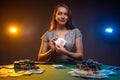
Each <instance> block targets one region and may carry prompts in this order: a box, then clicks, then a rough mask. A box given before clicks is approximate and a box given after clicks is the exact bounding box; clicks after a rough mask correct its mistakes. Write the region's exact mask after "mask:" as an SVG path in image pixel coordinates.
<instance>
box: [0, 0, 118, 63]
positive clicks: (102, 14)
mask: <svg viewBox="0 0 120 80" xmlns="http://www.w3.org/2000/svg"><path fill="white" fill-rule="evenodd" d="M58 3H65V4H67V5H68V6H69V7H70V9H71V11H72V15H73V18H74V21H75V23H76V26H77V27H78V28H79V29H80V31H81V32H82V35H83V46H84V57H85V59H88V58H92V59H94V60H97V61H99V62H102V63H104V64H109V65H120V62H119V61H120V50H119V49H120V38H119V35H120V6H119V0H0V65H1V64H10V63H13V61H15V60H20V59H28V58H29V59H31V60H37V54H38V51H39V47H40V44H41V36H42V35H43V34H44V32H45V31H47V30H48V29H49V26H50V21H51V16H52V12H53V8H54V7H55V6H56V5H57V4H58ZM10 25H16V26H17V28H18V33H17V34H11V33H9V32H8V30H9V26H10ZM106 26H112V27H113V28H114V34H112V35H110V34H105V33H104V31H103V30H104V28H105V27H106Z"/></svg>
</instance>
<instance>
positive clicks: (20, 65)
mask: <svg viewBox="0 0 120 80" xmlns="http://www.w3.org/2000/svg"><path fill="white" fill-rule="evenodd" d="M38 68H39V67H38V66H36V65H35V63H34V61H30V60H29V59H25V60H19V61H14V70H15V72H17V71H20V70H30V69H38Z"/></svg>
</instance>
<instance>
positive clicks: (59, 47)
mask: <svg viewBox="0 0 120 80" xmlns="http://www.w3.org/2000/svg"><path fill="white" fill-rule="evenodd" d="M55 48H56V52H57V53H61V54H67V53H68V51H67V50H66V49H65V48H64V46H62V45H55Z"/></svg>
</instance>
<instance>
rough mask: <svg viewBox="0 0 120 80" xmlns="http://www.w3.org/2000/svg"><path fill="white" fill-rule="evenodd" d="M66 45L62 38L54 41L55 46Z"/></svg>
mask: <svg viewBox="0 0 120 80" xmlns="http://www.w3.org/2000/svg"><path fill="white" fill-rule="evenodd" d="M65 43H66V40H65V39H64V38H58V39H57V40H56V41H55V44H57V45H62V46H64V45H65Z"/></svg>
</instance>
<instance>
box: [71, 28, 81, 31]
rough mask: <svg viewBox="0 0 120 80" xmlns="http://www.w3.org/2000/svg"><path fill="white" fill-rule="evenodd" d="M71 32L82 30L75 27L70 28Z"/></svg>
mask: <svg viewBox="0 0 120 80" xmlns="http://www.w3.org/2000/svg"><path fill="white" fill-rule="evenodd" d="M70 31H71V32H80V30H79V29H78V28H74V29H72V30H70Z"/></svg>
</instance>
